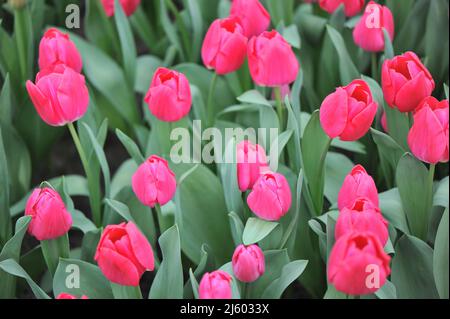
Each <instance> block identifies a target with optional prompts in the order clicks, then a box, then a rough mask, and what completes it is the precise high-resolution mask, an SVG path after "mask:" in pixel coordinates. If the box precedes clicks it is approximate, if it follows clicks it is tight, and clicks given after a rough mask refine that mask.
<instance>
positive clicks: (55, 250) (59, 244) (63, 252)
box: [41, 233, 70, 275]
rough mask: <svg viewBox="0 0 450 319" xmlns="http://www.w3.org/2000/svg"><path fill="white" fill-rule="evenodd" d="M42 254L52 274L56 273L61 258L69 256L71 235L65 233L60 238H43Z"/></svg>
mask: <svg viewBox="0 0 450 319" xmlns="http://www.w3.org/2000/svg"><path fill="white" fill-rule="evenodd" d="M41 249H42V255H43V256H44V259H45V262H46V264H47V267H48V271H49V272H50V274H51V275H54V273H55V271H56V268H57V267H58V263H59V259H60V258H69V252H70V246H69V236H68V234H67V233H66V234H64V235H62V236H60V237H58V238H55V239H50V240H41Z"/></svg>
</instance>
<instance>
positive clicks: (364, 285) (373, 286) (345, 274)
mask: <svg viewBox="0 0 450 319" xmlns="http://www.w3.org/2000/svg"><path fill="white" fill-rule="evenodd" d="M390 260H391V257H389V255H387V254H386V253H385V252H384V250H383V246H382V245H381V243H380V241H379V240H378V237H377V236H375V235H373V234H372V233H367V232H366V233H364V232H353V233H348V234H346V235H344V236H342V237H341V238H339V239H338V240H337V241H336V243H335V244H334V246H333V248H332V250H331V254H330V257H329V259H328V281H329V282H330V283H331V284H333V285H334V287H335V288H336V290H337V291H340V292H343V293H346V294H350V295H366V294H371V293H374V292H375V291H377V290H378V289H379V288H381V287H382V286H383V285H384V284H385V282H386V277H387V276H389V274H390V272H391V269H390V268H389V262H390Z"/></svg>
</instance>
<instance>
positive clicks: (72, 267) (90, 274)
mask: <svg viewBox="0 0 450 319" xmlns="http://www.w3.org/2000/svg"><path fill="white" fill-rule="evenodd" d="M78 280H79V281H78ZM53 293H54V294H55V296H57V295H59V294H60V293H69V294H72V295H75V296H78V297H81V296H83V295H85V296H87V297H88V298H89V299H112V298H113V294H112V291H111V285H110V283H109V281H108V280H107V279H106V278H105V276H104V275H103V273H102V272H101V270H100V268H98V267H97V266H95V265H93V264H90V263H87V262H85V261H81V260H76V259H63V258H61V259H60V261H59V265H58V268H57V269H56V273H55V276H54V278H53Z"/></svg>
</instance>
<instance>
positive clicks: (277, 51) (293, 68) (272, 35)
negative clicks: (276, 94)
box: [247, 30, 300, 87]
mask: <svg viewBox="0 0 450 319" xmlns="http://www.w3.org/2000/svg"><path fill="white" fill-rule="evenodd" d="M247 55H248V64H249V68H250V74H251V76H252V78H253V81H255V83H256V84H258V85H261V86H271V87H276V86H283V85H287V84H290V83H292V82H294V81H295V79H296V78H297V74H298V71H299V69H300V65H299V63H298V60H297V57H296V56H295V54H294V51H292V47H291V46H290V44H289V43H287V42H286V40H285V39H284V38H283V37H282V36H281V34H279V33H278V32H277V31H276V30H272V31H270V32H268V31H265V32H263V33H262V34H261V35H259V36H257V37H253V38H252V39H251V40H250V41H249V43H248V49H247Z"/></svg>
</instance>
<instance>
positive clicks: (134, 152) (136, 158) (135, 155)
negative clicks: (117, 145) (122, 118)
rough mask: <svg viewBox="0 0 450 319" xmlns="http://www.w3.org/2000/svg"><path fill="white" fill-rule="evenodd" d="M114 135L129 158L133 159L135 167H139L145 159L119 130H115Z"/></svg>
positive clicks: (132, 142)
mask: <svg viewBox="0 0 450 319" xmlns="http://www.w3.org/2000/svg"><path fill="white" fill-rule="evenodd" d="M116 135H117V137H118V138H119V140H120V142H121V143H122V145H123V146H124V147H125V149H126V150H127V152H128V154H130V156H131V158H133V160H134V161H135V162H136V164H137V165H141V164H142V163H143V162H144V161H145V158H144V156H143V155H142V153H141V151H140V150H139V147H138V146H137V145H136V143H135V142H134V141H133V140H132V139H131V138H129V137H128V136H127V135H126V134H125V133H123V132H122V131H121V130H119V129H116Z"/></svg>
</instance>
